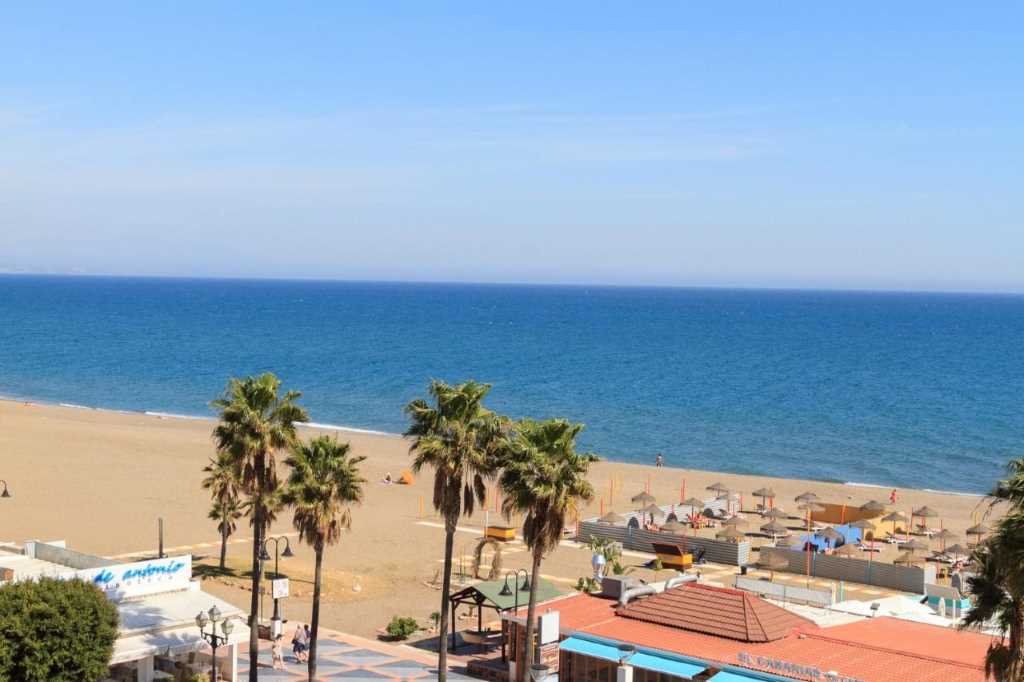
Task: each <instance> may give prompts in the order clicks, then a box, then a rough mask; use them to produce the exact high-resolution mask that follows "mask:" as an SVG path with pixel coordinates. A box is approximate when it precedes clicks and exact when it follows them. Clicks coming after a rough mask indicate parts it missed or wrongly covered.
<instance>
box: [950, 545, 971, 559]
mask: <svg viewBox="0 0 1024 682" xmlns="http://www.w3.org/2000/svg"><path fill="white" fill-rule="evenodd" d="M945 553H946V554H947V555H948V556H951V557H958V556H960V557H965V556H967V555H969V554H970V551H969V550H968V549H967V548H966V547H964V546H963V545H950V546H949V547H947V548H946V552H945Z"/></svg>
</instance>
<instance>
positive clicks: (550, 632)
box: [540, 611, 559, 644]
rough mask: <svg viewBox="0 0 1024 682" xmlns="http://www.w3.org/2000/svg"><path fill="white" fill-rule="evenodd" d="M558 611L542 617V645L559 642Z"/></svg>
mask: <svg viewBox="0 0 1024 682" xmlns="http://www.w3.org/2000/svg"><path fill="white" fill-rule="evenodd" d="M558 630H559V628H558V611H549V612H547V613H543V614H541V616H540V643H541V644H550V643H551V642H557V641H558V634H559V633H558Z"/></svg>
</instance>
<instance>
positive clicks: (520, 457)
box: [501, 419, 598, 680]
mask: <svg viewBox="0 0 1024 682" xmlns="http://www.w3.org/2000/svg"><path fill="white" fill-rule="evenodd" d="M582 430H583V425H582V424H573V423H571V422H568V421H566V420H564V419H548V420H546V421H533V420H530V419H525V420H523V421H521V422H519V423H518V424H517V425H516V427H515V435H514V437H513V439H512V443H511V447H510V448H509V452H508V457H507V459H506V460H505V462H504V465H505V469H504V471H503V472H502V474H501V488H502V492H503V493H504V495H505V501H504V503H503V511H504V512H505V514H506V515H507V516H511V515H512V514H513V513H517V512H518V513H522V514H525V520H524V521H523V541H524V542H525V543H526V546H527V547H529V548H530V550H531V552H532V554H533V569H532V571H531V573H530V600H529V604H528V606H527V611H526V636H525V638H524V645H523V650H522V651H521V652H517V655H516V658H517V660H518V662H519V665H517V666H516V673H517V678H518V679H519V680H524V679H525V678H526V673H527V671H528V670H529V668H530V665H531V663H532V661H533V645H532V643H533V633H534V619H535V617H536V611H537V583H538V582H539V579H540V563H541V560H542V559H543V558H544V556H545V555H547V554H548V553H549V552H550V551H551V550H552V549H554V548H555V547H557V546H558V542H559V541H560V540H561V538H562V531H563V529H564V528H565V518H566V516H567V515H568V514H571V513H572V512H573V511H575V510H576V509H578V507H579V505H580V503H582V502H588V501H590V500H591V499H593V497H594V488H593V486H592V485H591V484H590V482H589V481H588V480H587V473H588V472H589V470H590V465H591V464H592V463H594V462H596V461H597V460H598V457H597V455H594V454H591V453H578V452H576V436H578V435H579V433H580V431H582ZM517 645H518V643H517ZM519 653H522V656H521V657H520V656H519Z"/></svg>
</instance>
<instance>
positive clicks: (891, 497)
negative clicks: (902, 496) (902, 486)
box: [889, 488, 896, 504]
mask: <svg viewBox="0 0 1024 682" xmlns="http://www.w3.org/2000/svg"><path fill="white" fill-rule="evenodd" d="M889 504H896V488H893V489H892V492H891V493H889Z"/></svg>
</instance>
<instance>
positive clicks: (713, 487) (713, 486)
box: [704, 483, 729, 495]
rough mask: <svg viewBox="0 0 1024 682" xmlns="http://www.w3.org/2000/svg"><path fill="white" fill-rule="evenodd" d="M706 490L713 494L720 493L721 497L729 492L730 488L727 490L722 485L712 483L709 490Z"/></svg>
mask: <svg viewBox="0 0 1024 682" xmlns="http://www.w3.org/2000/svg"><path fill="white" fill-rule="evenodd" d="M704 490H711V491H713V492H716V493H718V494H719V495H721V494H722V493H727V492H729V488H727V487H726V486H724V485H722V484H721V483H712V484H711V485H709V486H708V487H707V488H704Z"/></svg>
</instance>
